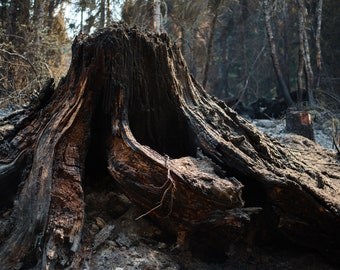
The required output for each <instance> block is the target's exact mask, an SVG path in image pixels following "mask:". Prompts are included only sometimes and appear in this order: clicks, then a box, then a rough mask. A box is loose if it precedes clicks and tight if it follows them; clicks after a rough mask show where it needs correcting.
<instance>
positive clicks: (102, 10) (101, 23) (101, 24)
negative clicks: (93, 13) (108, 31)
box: [99, 0, 105, 28]
mask: <svg viewBox="0 0 340 270" xmlns="http://www.w3.org/2000/svg"><path fill="white" fill-rule="evenodd" d="M99 9H100V20H99V27H100V28H103V27H104V26H105V0H100V6H99Z"/></svg>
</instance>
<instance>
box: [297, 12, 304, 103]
mask: <svg viewBox="0 0 340 270" xmlns="http://www.w3.org/2000/svg"><path fill="white" fill-rule="evenodd" d="M300 12H301V9H299V16H298V17H299V65H298V73H297V86H298V95H297V106H298V108H300V109H301V106H302V95H303V92H304V91H306V87H305V84H304V67H305V60H304V59H305V57H304V56H305V47H304V42H303V40H304V37H303V28H304V23H303V14H300Z"/></svg>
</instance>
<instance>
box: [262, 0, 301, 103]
mask: <svg viewBox="0 0 340 270" xmlns="http://www.w3.org/2000/svg"><path fill="white" fill-rule="evenodd" d="M263 12H264V19H265V27H266V32H267V37H268V43H269V47H270V54H271V57H272V61H273V67H274V71H275V74H276V78H277V81H278V83H279V87H280V89H281V91H282V95H283V97H284V99H285V101H286V103H287V105H288V107H293V106H294V102H293V100H292V98H291V96H290V94H289V88H288V86H287V83H286V81H285V79H284V76H283V73H282V69H281V67H280V63H279V58H278V56H277V50H276V44H275V40H274V34H273V30H272V27H271V24H270V8H269V3H268V0H263Z"/></svg>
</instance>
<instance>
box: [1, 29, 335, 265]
mask: <svg viewBox="0 0 340 270" xmlns="http://www.w3.org/2000/svg"><path fill="white" fill-rule="evenodd" d="M13 121H15V122H16V125H15V126H14V127H12V126H11V125H10V123H12V122H13ZM5 124H7V125H5ZM6 127H7V129H6ZM1 128H2V129H1V131H2V136H3V140H2V141H1V143H0V150H1V151H0V154H1V156H0V161H1V165H0V187H1V189H0V190H1V191H0V192H1V193H2V194H0V195H4V194H7V197H8V198H7V199H6V200H5V203H2V205H1V207H5V205H7V206H8V205H13V209H12V210H11V214H10V215H8V214H7V215H2V218H1V220H0V221H1V223H0V225H1V226H0V229H1V230H0V244H1V247H0V261H1V267H2V269H18V268H20V267H21V269H29V268H33V267H36V268H38V269H47V268H48V269H81V265H82V263H83V262H84V260H85V255H84V253H85V252H86V251H85V249H84V248H83V246H84V245H85V243H84V237H85V234H84V233H83V227H84V217H85V214H86V213H85V210H84V182H85V181H84V179H87V178H88V177H89V175H90V174H91V173H92V174H97V176H98V175H99V174H102V173H103V171H105V172H104V173H108V175H110V177H111V180H112V181H115V182H116V183H118V184H119V186H120V187H121V188H122V190H123V191H124V192H125V194H126V195H127V196H128V197H129V198H130V199H131V200H132V201H133V202H135V203H136V204H138V205H139V206H141V207H142V209H144V214H142V215H141V216H140V218H141V217H144V216H148V217H151V218H153V219H154V220H155V221H156V222H157V223H158V224H159V225H160V226H161V227H162V228H164V229H165V230H166V231H168V232H170V233H177V234H178V235H179V236H182V235H183V232H184V234H187V235H188V237H189V238H190V236H191V235H193V234H194V233H195V232H200V231H201V232H202V233H204V232H207V231H209V233H210V234H216V235H217V236H218V238H219V239H221V241H224V242H225V243H229V242H228V241H232V240H235V239H245V238H247V237H249V235H253V234H255V235H257V237H259V235H267V237H274V235H284V236H285V237H286V238H289V239H291V240H292V241H294V242H297V243H299V244H301V245H305V246H308V247H312V248H315V249H317V250H319V251H320V252H324V253H325V254H327V255H328V256H329V257H331V258H334V259H336V258H339V255H340V249H339V246H340V245H339V243H340V237H339V234H338V233H337V232H338V226H339V224H340V211H339V210H340V202H339V191H338V190H339V182H340V181H339V179H340V175H339V172H338V171H337V170H336V169H334V167H335V168H338V167H336V166H338V165H336V161H335V159H334V158H332V157H331V156H330V155H327V154H326V153H323V152H322V151H318V152H317V153H314V152H312V155H311V156H312V157H315V156H318V157H322V158H323V159H326V158H327V160H326V161H325V164H322V162H320V161H319V160H317V161H315V160H314V161H313V159H308V158H306V155H305V156H300V155H298V154H295V153H294V152H293V151H292V150H290V149H288V148H286V147H285V146H283V145H282V144H280V143H279V142H278V141H276V140H274V139H272V138H270V137H268V136H266V135H264V134H262V133H261V132H260V131H258V130H257V129H256V128H255V127H254V126H252V125H251V124H250V123H249V122H247V121H246V120H244V119H243V118H241V117H240V116H239V115H237V113H235V112H234V111H233V110H231V109H230V108H228V107H227V106H226V105H225V104H224V103H223V102H222V101H219V100H216V99H214V98H212V97H211V96H209V95H208V94H207V93H206V92H205V91H204V89H203V88H202V87H201V86H200V85H199V84H198V83H197V82H196V81H195V79H193V78H192V77H191V76H190V74H189V72H188V68H187V66H186V64H185V62H184V59H183V57H182V55H181V53H180V50H179V49H178V48H177V47H176V45H170V42H169V39H168V37H167V36H166V35H165V34H161V35H152V34H144V33H141V32H139V31H138V30H137V29H135V28H132V29H128V28H127V27H126V26H125V25H122V24H116V25H114V26H112V27H111V28H107V29H102V30H101V31H100V32H97V33H95V34H94V35H92V36H87V35H79V36H78V37H77V38H76V40H75V42H74V44H73V57H72V63H71V66H70V69H69V72H68V74H67V76H66V77H65V78H64V79H63V80H62V81H61V82H60V84H59V85H58V87H57V88H56V89H54V87H53V81H50V82H49V83H48V84H47V85H46V87H45V88H44V90H43V91H42V94H41V96H40V98H39V99H38V100H37V102H36V103H35V106H34V107H32V109H30V110H29V111H25V112H24V113H23V114H20V115H17V116H13V117H9V118H8V119H5V120H4V121H3V124H2V126H1ZM298 145H299V147H300V148H301V149H302V150H301V151H313V150H311V149H313V148H312V146H311V145H309V146H308V147H309V148H307V147H306V146H304V145H302V144H301V143H300V144H298ZM306 153H309V152H306ZM307 156H308V155H307ZM326 162H327V163H326ZM332 168H333V170H332ZM96 179H97V178H96V177H94V178H92V179H90V180H87V181H93V182H94V181H97V180H96ZM13 180H15V181H16V182H13ZM18 183H19V184H18ZM16 193H17V196H16ZM1 198H2V196H1ZM258 221H261V222H260V223H259V224H263V225H261V226H260V225H259V226H255V225H256V224H258V223H257V222H258ZM255 228H257V229H256V230H255ZM268 228H269V229H270V230H268ZM256 231H260V232H259V233H258V234H257V233H256ZM270 231H272V232H273V234H272V235H271V234H270V233H269V232H270ZM215 239H216V238H215ZM179 240H181V239H179Z"/></svg>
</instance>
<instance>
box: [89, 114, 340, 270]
mask: <svg viewBox="0 0 340 270" xmlns="http://www.w3.org/2000/svg"><path fill="white" fill-rule="evenodd" d="M252 122H253V123H254V124H255V125H256V126H257V127H258V128H259V129H260V130H262V131H263V132H265V133H267V134H269V135H270V136H273V137H276V138H278V139H279V140H280V141H282V143H290V142H293V143H294V142H295V143H300V142H296V140H298V141H299V140H301V138H302V139H303V137H296V136H294V135H290V134H287V133H285V131H284V127H285V121H284V120H252ZM314 135H315V140H316V142H317V143H318V144H321V145H322V146H320V145H317V144H315V147H316V149H317V150H320V151H322V150H323V149H324V148H326V149H325V151H326V152H327V151H329V152H332V151H335V150H331V149H332V137H331V128H327V127H326V128H325V127H324V126H322V125H319V124H317V125H315V134H314ZM307 141H308V143H313V142H311V141H309V140H307ZM108 180H109V179H107V180H105V179H104V181H102V182H101V183H100V184H98V185H97V186H96V187H93V186H92V187H88V190H86V194H87V195H86V197H85V200H86V205H87V221H86V231H87V232H88V234H87V237H85V239H87V241H88V246H86V245H85V249H86V250H87V252H88V257H87V260H85V266H84V269H97V270H101V269H102V270H104V269H113V270H132V269H168V270H170V269H193V270H194V269H195V270H196V269H197V270H210V269H211V270H218V269H225V270H234V269H235V270H236V269H242V270H243V269H249V270H252V269H254V270H255V269H260V270H262V269H263V270H264V269H268V270H270V269H277V270H279V269H280V270H281V269H284V270H288V269H302V270H304V269H305V270H307V269H308V270H333V269H334V270H335V269H339V268H338V267H339V266H336V265H332V264H331V263H330V262H328V261H327V259H326V258H324V257H323V256H322V255H320V254H319V253H317V252H316V251H313V250H310V249H307V248H303V247H298V246H296V245H293V244H287V243H286V244H275V245H273V244H272V245H262V246H248V245H245V244H235V245H233V244H232V245H229V247H228V249H227V250H225V251H221V250H217V249H214V247H206V248H205V249H204V250H205V251H204V252H203V253H202V252H198V253H197V254H195V247H193V246H191V248H190V250H189V249H187V250H177V249H176V248H175V246H176V239H175V237H169V236H167V235H165V234H164V233H163V232H162V230H160V229H159V228H158V227H157V226H156V225H155V224H154V223H152V222H151V221H150V220H148V218H147V217H144V218H142V219H138V220H136V218H137V217H139V216H140V215H142V214H143V211H142V210H141V209H139V208H138V207H137V206H135V205H133V204H132V203H131V202H130V201H129V200H128V199H127V198H126V197H125V196H124V195H123V194H121V193H120V192H119V191H118V189H117V187H115V186H114V184H112V183H111V182H109V181H108ZM87 241H86V240H85V241H84V242H85V243H86V242H87ZM198 249H199V248H198Z"/></svg>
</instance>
